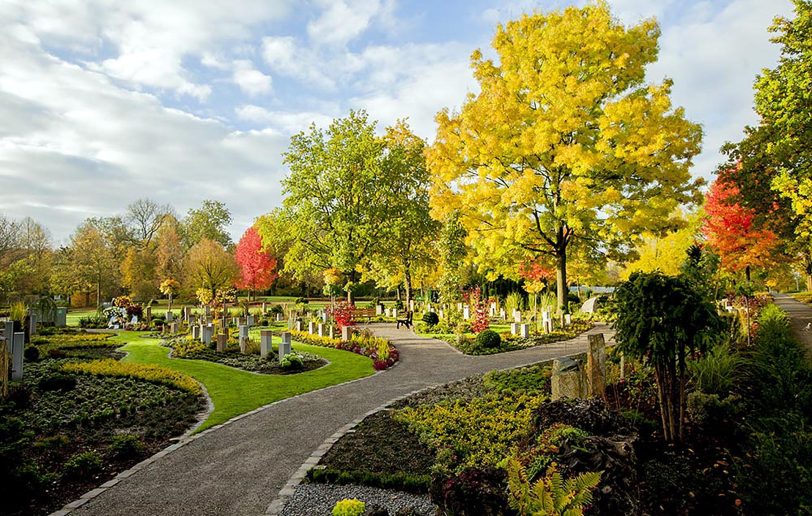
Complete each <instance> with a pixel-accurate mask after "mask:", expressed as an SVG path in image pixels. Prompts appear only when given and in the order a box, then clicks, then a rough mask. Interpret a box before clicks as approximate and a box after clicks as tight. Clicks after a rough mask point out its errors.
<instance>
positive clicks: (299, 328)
mask: <svg viewBox="0 0 812 516" xmlns="http://www.w3.org/2000/svg"><path fill="white" fill-rule="evenodd" d="M293 328H294V329H295V330H296V331H302V321H295V322H294V323H293Z"/></svg>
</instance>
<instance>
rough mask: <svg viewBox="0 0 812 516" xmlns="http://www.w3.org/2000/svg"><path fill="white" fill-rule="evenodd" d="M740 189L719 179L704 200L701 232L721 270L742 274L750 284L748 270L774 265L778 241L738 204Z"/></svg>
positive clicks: (771, 232)
mask: <svg viewBox="0 0 812 516" xmlns="http://www.w3.org/2000/svg"><path fill="white" fill-rule="evenodd" d="M738 195H739V189H738V187H737V186H736V185H734V184H733V183H732V182H728V181H725V179H724V176H720V177H719V178H717V179H716V181H714V182H713V184H712V185H711V188H710V191H708V194H707V196H705V212H706V214H707V218H706V219H705V224H704V225H703V227H702V232H703V234H704V235H705V238H707V240H708V244H709V245H710V246H711V247H712V248H713V249H714V250H715V251H716V252H717V253H718V254H719V256H720V257H721V259H722V268H723V269H725V270H727V271H730V272H740V271H744V272H745V275H746V277H747V281H750V269H751V267H766V266H768V265H770V264H772V263H774V261H775V256H776V249H777V247H778V244H779V241H778V237H777V235H776V234H775V232H773V231H772V230H770V229H767V228H765V227H760V226H759V225H758V224H756V220H755V212H754V211H753V210H752V209H750V208H746V207H744V206H742V205H741V204H739V203H738V202H737V201H736V199H737V198H738Z"/></svg>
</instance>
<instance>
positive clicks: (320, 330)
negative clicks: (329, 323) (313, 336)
mask: <svg viewBox="0 0 812 516" xmlns="http://www.w3.org/2000/svg"><path fill="white" fill-rule="evenodd" d="M317 330H318V332H319V337H324V323H319V324H318V328H317Z"/></svg>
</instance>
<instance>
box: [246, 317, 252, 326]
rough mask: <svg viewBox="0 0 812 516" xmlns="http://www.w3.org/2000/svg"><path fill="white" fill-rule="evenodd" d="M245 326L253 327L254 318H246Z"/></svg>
mask: <svg viewBox="0 0 812 516" xmlns="http://www.w3.org/2000/svg"><path fill="white" fill-rule="evenodd" d="M245 324H247V325H248V326H253V325H254V316H253V315H249V316H246V318H245Z"/></svg>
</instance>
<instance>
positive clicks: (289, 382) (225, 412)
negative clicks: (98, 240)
mask: <svg viewBox="0 0 812 516" xmlns="http://www.w3.org/2000/svg"><path fill="white" fill-rule="evenodd" d="M115 338H116V339H117V340H119V341H120V342H122V344H124V343H126V345H125V346H123V347H122V348H121V350H122V351H126V352H127V353H128V355H127V356H126V357H125V358H124V359H123V360H124V361H125V362H137V363H144V364H158V365H161V366H164V367H168V368H171V369H174V370H176V371H180V372H183V373H186V374H188V375H190V376H192V377H194V378H195V379H197V380H198V381H199V382H200V383H202V384H203V385H205V386H206V390H207V391H208V393H209V397H211V400H212V402H213V403H214V411H213V412H212V413H211V414H210V415H209V417H208V419H207V420H206V421H205V422H204V423H203V424H202V425H201V426H200V428H198V429H197V431H198V432H199V431H201V430H205V429H206V428H209V427H212V426H214V425H218V424H220V423H223V422H225V421H228V420H229V419H231V418H232V417H235V416H238V415H240V414H244V413H245V412H249V411H251V410H253V409H255V408H257V407H261V406H263V405H267V404H269V403H273V402H275V401H278V400H282V399H285V398H290V397H291V396H296V395H297V394H302V393H305V392H310V391H313V390H316V389H321V388H324V387H329V386H331V385H337V384H339V383H344V382H347V381H350V380H355V379H356V378H363V377H365V376H370V375H372V374H373V373H374V372H375V371H374V370H373V368H372V361H371V360H370V359H369V358H367V357H363V356H360V355H356V354H355V353H350V352H348V351H340V350H336V349H330V348H322V347H317V346H309V345H306V344H300V343H298V342H294V343H293V349H295V350H299V351H306V352H308V353H314V354H317V355H319V356H322V357H323V358H325V359H326V360H328V361H329V362H330V364H329V365H327V366H325V367H322V368H321V369H317V370H315V371H308V372H305V373H299V374H294V375H259V374H254V373H249V372H246V371H241V370H238V369H234V368H231V367H227V366H224V365H221V364H215V363H213V362H207V361H203V360H185V359H170V358H169V357H168V354H169V349H168V348H166V347H164V346H161V345H160V340H159V339H147V338H142V337H141V336H140V334H139V333H136V332H122V333H121V334H120V335H118V336H117V337H115Z"/></svg>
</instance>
